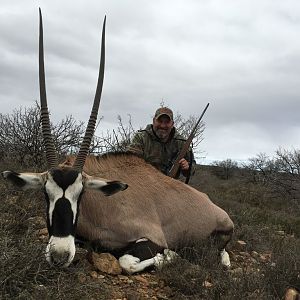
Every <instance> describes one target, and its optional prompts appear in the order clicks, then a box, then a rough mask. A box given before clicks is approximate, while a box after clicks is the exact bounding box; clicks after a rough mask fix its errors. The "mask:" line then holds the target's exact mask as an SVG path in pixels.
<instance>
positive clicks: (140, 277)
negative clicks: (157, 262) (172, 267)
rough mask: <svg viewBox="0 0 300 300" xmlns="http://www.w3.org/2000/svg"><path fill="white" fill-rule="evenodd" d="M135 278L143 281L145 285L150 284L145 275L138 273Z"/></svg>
mask: <svg viewBox="0 0 300 300" xmlns="http://www.w3.org/2000/svg"><path fill="white" fill-rule="evenodd" d="M135 280H137V281H139V282H141V283H142V284H143V285H145V286H148V285H149V282H148V280H147V279H146V278H144V277H143V276H141V275H136V276H135Z"/></svg>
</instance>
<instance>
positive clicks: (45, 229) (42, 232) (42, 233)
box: [37, 227, 48, 236]
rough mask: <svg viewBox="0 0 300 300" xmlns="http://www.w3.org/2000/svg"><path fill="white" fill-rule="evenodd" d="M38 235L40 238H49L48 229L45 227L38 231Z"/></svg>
mask: <svg viewBox="0 0 300 300" xmlns="http://www.w3.org/2000/svg"><path fill="white" fill-rule="evenodd" d="M37 235H38V236H41V235H44V236H45V235H46V236H48V229H47V228H46V227H44V228H42V229H39V230H37Z"/></svg>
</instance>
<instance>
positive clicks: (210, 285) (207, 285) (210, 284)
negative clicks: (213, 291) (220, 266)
mask: <svg viewBox="0 0 300 300" xmlns="http://www.w3.org/2000/svg"><path fill="white" fill-rule="evenodd" d="M202 285H203V286H204V287H205V288H211V287H212V286H213V284H212V283H211V282H209V281H207V280H205V281H204V282H203V284H202Z"/></svg>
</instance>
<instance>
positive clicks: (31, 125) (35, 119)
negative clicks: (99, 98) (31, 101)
mask: <svg viewBox="0 0 300 300" xmlns="http://www.w3.org/2000/svg"><path fill="white" fill-rule="evenodd" d="M51 127H52V129H51V130H52V134H53V137H54V143H55V147H56V149H57V152H58V154H59V155H60V156H63V155H65V154H67V153H70V152H71V151H77V150H78V145H80V141H81V136H82V135H83V132H84V126H83V122H76V121H75V120H74V118H73V117H72V116H71V115H70V116H66V117H65V118H64V119H63V120H61V121H60V122H59V123H57V124H54V125H53V124H51ZM0 147H1V152H2V153H1V158H2V160H4V159H7V158H8V159H12V160H14V161H15V162H16V163H18V164H20V165H22V166H35V167H41V166H43V165H44V162H45V161H46V160H45V154H44V146H43V138H42V132H41V122H40V107H39V105H38V103H37V102H36V103H35V105H34V106H33V107H30V108H22V107H21V108H19V109H15V110H14V111H13V112H12V113H11V114H0Z"/></svg>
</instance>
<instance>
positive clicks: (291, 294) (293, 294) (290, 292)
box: [284, 288, 300, 300]
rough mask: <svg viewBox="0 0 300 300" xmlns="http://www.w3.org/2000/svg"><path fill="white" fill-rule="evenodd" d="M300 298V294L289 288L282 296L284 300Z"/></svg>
mask: <svg viewBox="0 0 300 300" xmlns="http://www.w3.org/2000/svg"><path fill="white" fill-rule="evenodd" d="M299 297H300V293H299V292H297V291H296V290H295V289H293V288H289V289H288V290H287V291H286V293H285V296H284V300H297V299H299Z"/></svg>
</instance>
